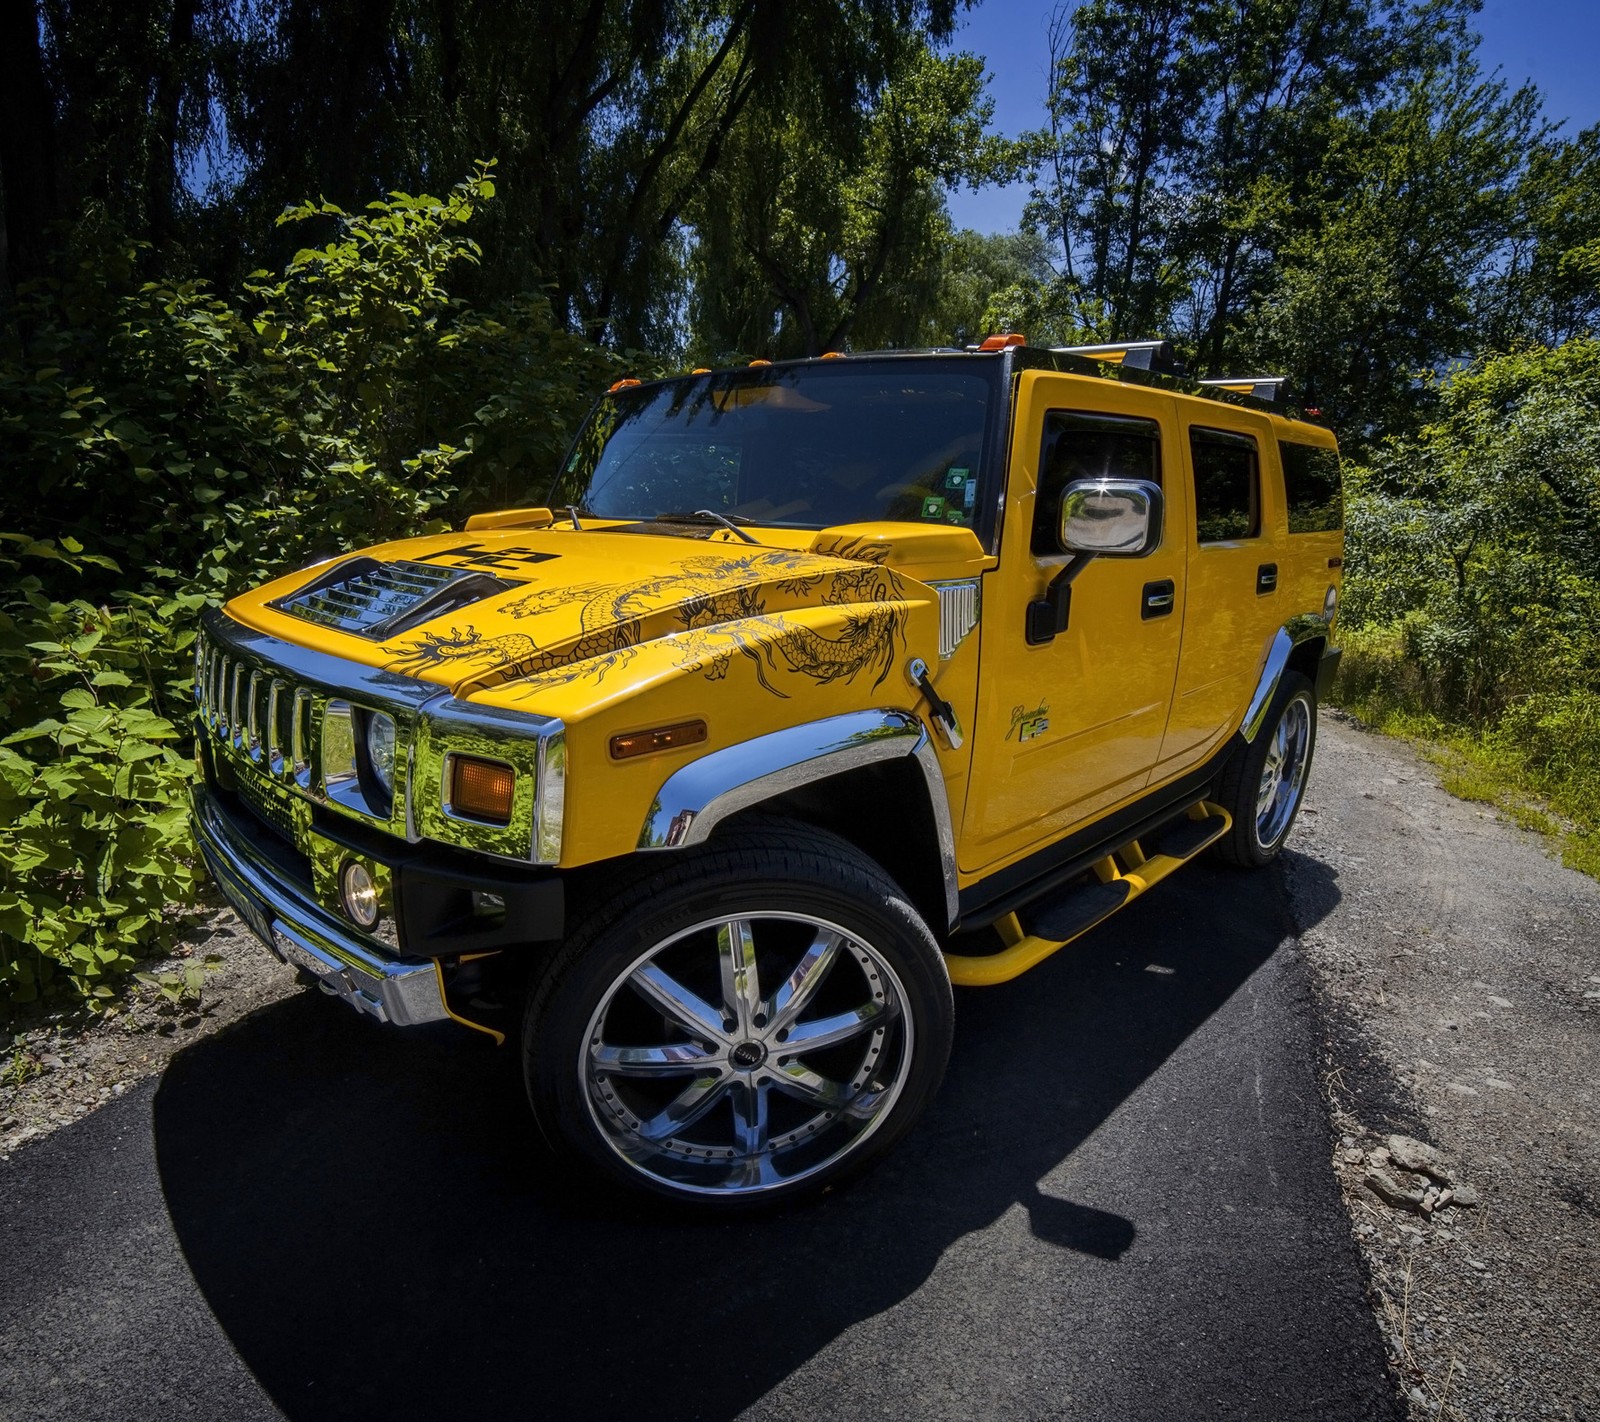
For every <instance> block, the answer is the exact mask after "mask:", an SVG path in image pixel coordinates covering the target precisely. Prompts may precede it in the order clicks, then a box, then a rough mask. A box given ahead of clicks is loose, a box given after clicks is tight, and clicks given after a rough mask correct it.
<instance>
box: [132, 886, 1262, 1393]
mask: <svg viewBox="0 0 1600 1422" xmlns="http://www.w3.org/2000/svg"><path fill="white" fill-rule="evenodd" d="M1289 931H1290V930H1289V921H1288V913H1287V908H1286V900H1285V895H1284V890H1283V886H1282V882H1281V879H1280V876H1279V873H1278V872H1277V871H1276V870H1274V871H1271V872H1268V873H1264V874H1255V875H1235V874H1230V873H1227V872H1226V871H1223V870H1220V869H1213V868H1211V867H1209V866H1203V867H1197V868H1195V869H1192V870H1191V871H1189V873H1188V874H1186V875H1181V876H1179V877H1178V878H1177V879H1175V880H1173V881H1171V883H1170V884H1169V885H1168V886H1165V887H1164V888H1163V889H1162V890H1161V891H1160V892H1158V893H1155V894H1152V895H1150V896H1149V897H1148V898H1146V899H1144V900H1141V901H1140V902H1139V903H1137V904H1135V905H1133V906H1131V907H1130V908H1129V909H1128V910H1126V911H1125V912H1124V913H1123V914H1121V915H1119V916H1118V917H1117V918H1115V919H1113V920H1112V921H1111V922H1110V923H1108V924H1106V925H1105V926H1104V927H1103V928H1102V929H1101V930H1099V931H1098V932H1097V933H1095V934H1092V935H1090V937H1089V938H1087V939H1086V940H1084V941H1083V943H1082V946H1074V947H1070V948H1068V949H1066V950H1065V951H1063V952H1062V953H1060V954H1058V955H1057V956H1056V957H1055V958H1054V959H1052V960H1050V961H1049V962H1048V963H1046V964H1044V965H1043V966H1041V967H1040V968H1038V969H1036V970H1035V971H1034V972H1032V973H1030V974H1028V975H1027V976H1026V977H1025V978H1023V979H1021V980H1019V981H1018V982H1016V983H1013V984H1010V985H1007V986H1005V987H1001V988H991V989H983V990H974V991H968V992H963V993H960V994H958V996H957V1041H956V1049H955V1054H954V1057H953V1059H952V1062H951V1066H950V1072H949V1076H948V1077H947V1079H946V1082H945V1086H944V1089H943V1091H942V1092H941V1094H940V1096H939V1098H938V1100H937V1101H936V1102H935V1103H934V1105H933V1107H932V1108H931V1109H930V1110H929V1112H928V1113H927V1115H926V1116H925V1117H924V1118H923V1121H922V1122H921V1124H920V1125H919V1127H918V1129H917V1130H916V1131H915V1132H913V1134H912V1136H911V1137H910V1139H909V1140H908V1141H906V1142H905V1143H904V1144H902V1146H901V1147H900V1149H899V1150H898V1151H897V1152H896V1153H895V1154H894V1155H892V1156H891V1157H890V1158H889V1159H888V1160H886V1161H885V1162H884V1163H883V1164H882V1165H881V1166H880V1167H879V1168H878V1169H877V1170H876V1171H875V1172H873V1173H872V1174H871V1175H870V1176H868V1177H867V1178H866V1179H864V1180H862V1181H860V1182H858V1183H857V1184H855V1185H852V1186H850V1187H848V1188H844V1189H841V1190H839V1191H837V1192H835V1193H833V1194H830V1195H828V1196H826V1197H824V1198H823V1199H822V1200H820V1201H818V1202H817V1203H815V1204H813V1205H810V1206H807V1207H804V1208H798V1209H792V1210H790V1211H787V1212H784V1213H777V1214H768V1215H763V1216H757V1217H750V1218H743V1219H739V1220H736V1221H732V1222H715V1221H705V1220H697V1219H685V1218H683V1217H682V1216H680V1215H675V1214H673V1213H671V1212H669V1211H668V1210H666V1209H664V1208H657V1207H653V1206H651V1205H649V1204H644V1205H640V1204H638V1203H636V1202H635V1201H633V1200H632V1199H631V1198H620V1197H618V1196H617V1195H615V1194H612V1193H609V1192H604V1191H600V1190H597V1189H595V1188H593V1187H591V1186H590V1185H589V1184H588V1183H587V1182H586V1181H584V1180H579V1179H576V1178H573V1177H571V1176H569V1175H568V1174H567V1173H566V1171H565V1170H564V1168H563V1167H562V1166H560V1165H559V1164H558V1163H557V1162H556V1161H555V1160H554V1158H553V1157H552V1156H551V1155H550V1154H549V1153H548V1152H547V1151H546V1150H545V1148H544V1146H543V1145H542V1143H541V1142H540V1140H539V1139H538V1136H537V1132H536V1130H535V1128H534V1127H533V1125H532V1123H531V1119H530V1118H529V1117H528V1115H527V1112H526V1108H525V1105H524V1103H523V1100H522V1097H521V1087H520V1082H519V1080H518V1079H517V1075H516V1065H515V1062H514V1061H513V1060H512V1059H511V1054H510V1053H509V1052H496V1051H494V1049H493V1048H492V1047H489V1046H488V1043H487V1039H486V1038H485V1039H482V1046H481V1047H480V1045H479V1040H478V1039H476V1038H472V1037H469V1036H467V1035H466V1034H465V1033H462V1032H461V1031H459V1030H458V1029H454V1028H446V1029H443V1030H436V1029H431V1028H430V1029H413V1030H410V1031H399V1030H394V1029H386V1028H382V1027H378V1026H376V1025H375V1024H371V1023H369V1022H367V1021H365V1020H358V1019H356V1018H354V1017H353V1016H352V1015H351V1014H350V1013H349V1012H348V1011H347V1010H346V1009H344V1008H343V1007H341V1006H340V1005H339V1004H336V1003H334V1002H332V1001H329V1000H327V999H324V998H321V997H319V996H317V995H315V994H308V995H307V996H305V997H303V998H295V999H291V1000H288V1001H285V1002H282V1003H279V1004H277V1005H275V1006H273V1007H271V1008H268V1009H265V1010H263V1011H262V1012H260V1013H257V1014H256V1015H254V1016H253V1017H251V1018H249V1019H246V1020H245V1021H244V1022H242V1023H241V1024H239V1025H238V1026H237V1027H235V1028H234V1029H232V1030H229V1031H227V1032H224V1033H221V1034H219V1035H218V1036H216V1037H214V1038H211V1039H210V1040H208V1041H205V1042H202V1043H200V1044H198V1045H196V1046H195V1047H193V1048H192V1049H190V1050H188V1051H186V1052H184V1053H182V1054H181V1055H180V1056H179V1057H178V1058H177V1059H176V1060H175V1061H174V1062H173V1064H172V1066H171V1067H170V1068H169V1070H168V1071H167V1074H166V1077H165V1079H164V1081H163V1082H162V1085H161V1088H160V1091H159V1092H158V1094H157V1096H156V1098H155V1108H154V1112H155V1114H154V1125H155V1136H156V1150H157V1160H158V1164H159V1169H160V1174H161V1180H162V1185H163V1188H164V1191H165V1196H166V1201H167V1207H168V1210H169V1212H170V1215H171V1218H172V1221H173V1224H174V1226H175V1229H176V1233H177V1236H178V1239H179V1241H180V1242H181V1244H182V1247H183V1249H184V1251H185V1254H186V1256H187V1259H188V1262H189V1265H190V1268H191V1270H192V1271H193V1274H194V1277H195V1279H196V1281H197V1282H198V1284H199V1286H200V1288H201V1289H202V1291H203V1292H204V1295H205V1297H206V1300H207V1302H208V1304H209V1305H210V1307H211V1309H212V1311H213V1313H214V1314H215V1316H216V1318H217V1319H218V1320H219V1322H220V1323H221V1325H222V1327H223V1329H224V1330H225V1331H226V1333H227V1335H228V1337H229V1338H230V1340H231V1341H232V1343H233V1345H234V1347H235V1348H236V1349H237V1350H238V1353H239V1355H240V1357H241V1358H242V1359H243V1360H244V1361H245V1363H246V1364H247V1365H248V1366H249V1367H250V1369H251V1370H252V1371H253V1372H254V1374H255V1375H256V1377H257V1378H258V1379H259V1380H260V1381H261V1383H262V1384H263V1386H264V1387H265V1388H266V1390H267V1391H268V1393H269V1394H270V1395H271V1397H272V1399H273V1401H274V1402H275V1403H276V1404H277V1406H278V1407H280V1408H281V1409H282V1410H283V1412H284V1413H286V1414H287V1415H288V1416H289V1417H291V1418H294V1419H308V1418H320V1417H341V1418H346V1417H351V1416H378V1415H381V1416H384V1417H388V1418H408V1417H422V1416H428V1417H438V1416H459V1415H463V1414H466V1413H468V1412H473V1411H476V1412H480V1413H483V1414H486V1415H542V1416H557V1415H564V1414H570V1415H577V1416H595V1415H625V1414H626V1415H639V1416H648V1417H650V1418H652V1419H656V1418H666V1417H676V1416H699V1417H708V1418H718V1417H728V1416H732V1415H734V1414H736V1413H738V1412H739V1411H740V1410H741V1409H743V1408H745V1407H748V1406H749V1405H750V1404H752V1403H753V1402H755V1401H756V1400H757V1399H759V1398H761V1397H762V1396H763V1395H764V1394H765V1393H766V1392H768V1391H769V1390H770V1389H771V1388H773V1387H774V1386H775V1385H777V1384H778V1383H780V1382H781V1381H782V1380H783V1379H784V1378H786V1377H788V1376H789V1375H790V1374H791V1373H793V1372H794V1371H795V1370H796V1369H797V1368H799V1367H800V1366H801V1365H802V1364H804V1363H805V1362H806V1361H807V1360H808V1359H810V1358H812V1357H813V1356H814V1355H816V1354H817V1353H818V1352H819V1350H821V1349H823V1348H824V1347H826V1346H827V1345H828V1344H829V1343H830V1342H832V1341H833V1340H834V1339H836V1338H837V1337H839V1336H840V1335H841V1334H843V1333H844V1332H845V1331H847V1330H849V1329H850V1328H851V1327H853V1326H854V1325H856V1324H858V1323H860V1322H861V1321H863V1320H865V1319H868V1318H871V1317H873V1316H874V1315H877V1314H879V1313H881V1312H882V1311H883V1310H885V1309H887V1308H890V1307H892V1306H893V1305H895V1304H896V1303H898V1302H900V1301H902V1300H904V1299H906V1298H908V1297H909V1296H911V1295H912V1294H914V1293H915V1292H916V1291H917V1289H918V1288H919V1287H920V1286H921V1285H922V1284H923V1283H924V1281H926V1280H927V1279H928V1277H929V1276H930V1274H931V1273H932V1271H933V1270H934V1268H935V1266H936V1264H937V1263H938V1261H939V1260H940V1258H941V1256H942V1255H944V1254H945V1253H946V1251H947V1250H949V1248H950V1247H951V1245H952V1244H954V1243H955V1242H956V1241H958V1240H960V1239H961V1238H962V1237H963V1236H964V1235H966V1234H968V1233H970V1232H971V1231H974V1230H978V1229H982V1228H984V1227H986V1226H988V1225H990V1224H992V1223H993V1222H994V1221H995V1220H996V1219H998V1218H999V1217H1000V1216H1002V1215H1004V1214H1005V1213H1006V1212H1008V1211H1011V1210H1014V1209H1016V1208H1018V1207H1019V1206H1020V1207H1021V1208H1022V1209H1024V1210H1025V1211H1026V1212H1027V1214H1028V1217H1029V1223H1030V1226H1031V1229H1032V1232H1033V1234H1034V1236H1035V1237H1036V1238H1037V1239H1038V1240H1040V1241H1042V1242H1043V1243H1044V1244H1045V1245H1046V1246H1054V1247H1058V1248H1060V1249H1064V1250H1073V1251H1077V1252H1079V1253H1080V1254H1082V1255H1086V1256H1090V1257H1092V1259H1094V1260H1097V1261H1103V1262H1101V1263H1095V1264H1092V1265H1090V1266H1089V1267H1091V1268H1093V1269H1109V1270H1115V1269H1118V1268H1119V1267H1121V1266H1119V1265H1118V1263H1117V1261H1118V1260H1119V1259H1120V1258H1122V1256H1123V1255H1124V1254H1125V1252H1126V1251H1127V1249H1128V1247H1129V1246H1130V1244H1131V1243H1132V1242H1133V1241H1134V1239H1135V1238H1136V1236H1137V1233H1138V1230H1139V1222H1138V1221H1137V1220H1131V1219H1127V1218H1124V1217H1123V1216H1122V1215H1120V1214H1118V1213H1116V1212H1115V1211H1114V1209H1112V1210H1108V1209H1105V1208H1099V1207H1095V1206H1091V1205H1089V1204H1087V1203H1082V1202H1073V1201H1070V1200H1063V1199H1060V1198H1057V1197H1056V1195H1054V1194H1051V1193H1047V1192H1046V1191H1043V1190H1041V1188H1040V1182H1041V1180H1043V1179H1044V1178H1045V1177H1046V1176H1048V1175H1049V1174H1050V1173H1051V1172H1052V1171H1053V1170H1055V1169H1056V1168H1057V1167H1058V1166H1060V1165H1061V1164H1062V1162H1064V1161H1066V1160H1067V1159H1068V1158H1069V1157H1070V1156H1071V1154H1072V1152H1073V1151H1074V1150H1076V1149H1077V1147H1078V1146H1079V1145H1080V1144H1081V1143H1082V1142H1083V1141H1084V1140H1085V1139H1086V1138H1087V1137H1088V1136H1089V1135H1090V1134H1091V1133H1092V1132H1094V1131H1095V1130H1096V1128H1097V1127H1099V1126H1100V1125H1101V1124H1102V1123H1103V1122H1105V1121H1106V1120H1107V1118H1108V1117H1109V1116H1110V1115H1111V1114H1112V1113H1113V1112H1115V1111H1116V1110H1117V1108H1118V1106H1119V1105H1120V1104H1121V1103H1122V1102H1123V1101H1125V1100H1126V1099H1127V1098H1128V1097H1129V1096H1130V1095H1131V1094H1132V1093H1133V1092H1135V1091H1137V1090H1138V1089H1139V1087H1140V1086H1141V1085H1142V1084H1143V1083H1144V1082H1146V1081H1147V1080H1148V1079H1149V1078H1150V1077H1151V1076H1152V1075H1153V1074H1154V1073H1156V1072H1157V1071H1158V1070H1159V1069H1160V1068H1161V1066H1162V1064H1163V1063H1164V1062H1165V1061H1166V1060H1167V1059H1168V1058H1169V1057H1170V1056H1171V1054H1172V1053H1173V1052H1174V1051H1175V1050H1176V1049H1177V1048H1178V1046H1179V1045H1180V1044H1181V1043H1182V1042H1183V1041H1184V1040H1185V1038H1187V1037H1188V1036H1189V1035H1190V1034H1191V1033H1193V1032H1194V1031H1195V1030H1196V1028H1197V1027H1199V1026H1200V1025H1201V1024H1202V1023H1204V1022H1205V1021H1206V1019H1207V1018H1209V1017H1210V1016H1211V1015H1212V1014H1213V1013H1214V1012H1216V1011H1217V1009H1218V1008H1219V1007H1220V1006H1221V1005H1222V1004H1223V1003H1224V1002H1226V1001H1227V1000H1228V998H1229V997H1230V996H1232V995H1233V994H1234V993H1235V992H1236V991H1237V990H1238V989H1239V988H1240V987H1241V985H1242V984H1244V983H1245V982H1246V980H1247V979H1249V978H1250V976H1251V975H1252V974H1253V973H1254V972H1255V971H1256V970H1257V969H1258V968H1259V967H1260V966H1261V964H1262V963H1264V962H1265V961H1266V960H1267V959H1268V958H1269V957H1270V956H1271V955H1272V953H1273V952H1274V950H1275V949H1276V948H1277V946H1278V944H1279V942H1280V941H1281V940H1282V939H1283V938H1284V937H1285V936H1286V935H1287V934H1288V932H1289ZM1108 1204H1111V1205H1114V1204H1115V1202H1113V1201H1104V1200H1102V1201H1100V1202H1099V1205H1100V1206H1104V1205H1108Z"/></svg>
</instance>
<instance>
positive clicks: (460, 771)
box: [450, 755, 517, 825]
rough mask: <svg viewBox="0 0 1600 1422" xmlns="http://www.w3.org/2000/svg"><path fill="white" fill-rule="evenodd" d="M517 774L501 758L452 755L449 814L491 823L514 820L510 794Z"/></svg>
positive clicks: (505, 822)
mask: <svg viewBox="0 0 1600 1422" xmlns="http://www.w3.org/2000/svg"><path fill="white" fill-rule="evenodd" d="M516 783H517V773H516V771H514V770H512V768H511V767H510V766H509V765H506V764H505V763H504V762H502V761H498V760H479V759H478V758H477V757H476V756H472V755H456V756H451V757H450V813H451V814H453V815H464V816H465V817H466V818H467V819H469V820H486V821H488V822H489V823H490V824H496V825H508V824H510V823H511V795H512V791H513V790H514V789H515V788H516Z"/></svg>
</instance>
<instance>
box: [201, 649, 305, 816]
mask: <svg viewBox="0 0 1600 1422" xmlns="http://www.w3.org/2000/svg"><path fill="white" fill-rule="evenodd" d="M194 696H195V704H196V707H197V709H198V711H199V715H200V721H201V724H202V725H204V726H205V727H206V729H207V730H209V731H210V732H211V736H212V739H213V741H214V742H216V743H218V744H219V745H221V746H223V747H225V748H227V749H229V750H231V751H232V752H233V753H234V754H235V755H236V756H238V757H240V758H242V759H246V760H248V761H250V762H251V764H252V765H253V766H255V767H256V768H257V770H258V771H260V772H261V773H263V774H265V775H267V776H269V777H271V778H272V779H276V780H282V781H284V782H285V783H286V784H288V783H293V784H296V785H298V786H299V787H300V788H301V789H302V790H304V789H307V788H308V787H309V786H310V784H311V748H312V745H313V744H314V740H313V735H312V729H313V728H312V714H313V711H314V699H313V696H312V692H311V690H310V688H309V687H304V686H296V685H294V684H293V683H292V682H290V681H289V680H288V679H286V678H284V677H280V676H276V675H274V674H273V672H272V670H271V669H270V668H266V667H260V666H256V665H254V664H253V663H251V662H248V661H246V660H245V659H244V658H243V657H240V656H238V655H236V654H235V653H233V652H231V651H230V650H228V649H227V648H225V647H222V646H218V645H217V644H215V643H213V642H212V641H211V640H210V639H209V638H208V637H206V635H205V634H204V633H201V634H200V635H199V637H198V638H197V639H196V642H195V678H194Z"/></svg>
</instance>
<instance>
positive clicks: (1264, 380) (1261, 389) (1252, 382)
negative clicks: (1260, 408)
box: [1199, 375, 1284, 405]
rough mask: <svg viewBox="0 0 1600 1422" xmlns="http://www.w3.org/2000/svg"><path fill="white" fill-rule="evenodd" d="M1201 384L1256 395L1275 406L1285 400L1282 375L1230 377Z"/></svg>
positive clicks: (1257, 397) (1239, 393)
mask: <svg viewBox="0 0 1600 1422" xmlns="http://www.w3.org/2000/svg"><path fill="white" fill-rule="evenodd" d="M1199 383H1200V384H1201V385H1204V386H1206V387H1208V388H1209V389H1212V390H1227V391H1231V392H1232V393H1233V394H1235V395H1254V396H1255V397H1256V399H1257V400H1268V401H1270V402H1271V403H1273V404H1274V405H1275V404H1277V403H1278V401H1279V400H1281V399H1282V398H1283V386H1284V377H1283V376H1281V375H1228V376H1222V377H1220V378H1215V379H1211V380H1202V381H1200V382H1199Z"/></svg>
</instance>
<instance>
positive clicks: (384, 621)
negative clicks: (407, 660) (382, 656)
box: [269, 558, 519, 642]
mask: <svg viewBox="0 0 1600 1422" xmlns="http://www.w3.org/2000/svg"><path fill="white" fill-rule="evenodd" d="M517 586H519V584H517V583H511V582H507V581H506V580H505V579H504V578H497V577H494V576H493V575H492V574H490V573H480V572H474V571H473V570H471V569H469V568H436V567H434V566H432V565H431V564H429V563H410V562H399V563H380V562H379V561H378V560H377V559H376V558H351V559H349V560H347V561H346V562H343V563H340V564H338V565H337V566H336V567H333V568H330V569H329V570H328V571H327V572H326V573H324V574H323V575H322V576H321V577H320V578H317V579H316V580H315V581H314V582H311V583H308V584H306V586H305V587H303V588H300V589H298V590H297V591H295V592H293V593H290V594H289V596H288V597H281V598H278V599H276V600H275V601H274V602H272V603H270V604H269V606H272V607H275V608H277V609H278V611H280V612H287V613H288V614H289V615H290V616H291V617H298V618H301V619H302V620H304V621H306V622H315V623H317V624H318V625H319V626H322V627H332V628H334V629H335V630H336V631H339V632H349V633H352V634H354V635H355V636H357V637H366V638H369V639H371V640H372V641H375V642H378V641H382V640H383V639H384V638H386V637H393V636H394V635H395V634H396V633H399V632H409V631H410V630H411V629H412V628H413V627H417V626H420V625H421V624H422V623H424V622H427V621H430V620H431V619H433V618H435V617H440V616H443V615H444V614H445V613H447V612H455V611H456V610H457V609H459V608H463V607H467V606H469V605H470V604H472V603H475V602H481V601H482V600H483V599H484V598H486V597H492V596H494V594H495V593H500V592H505V591H506V590H507V589H509V588H514V587H517Z"/></svg>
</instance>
